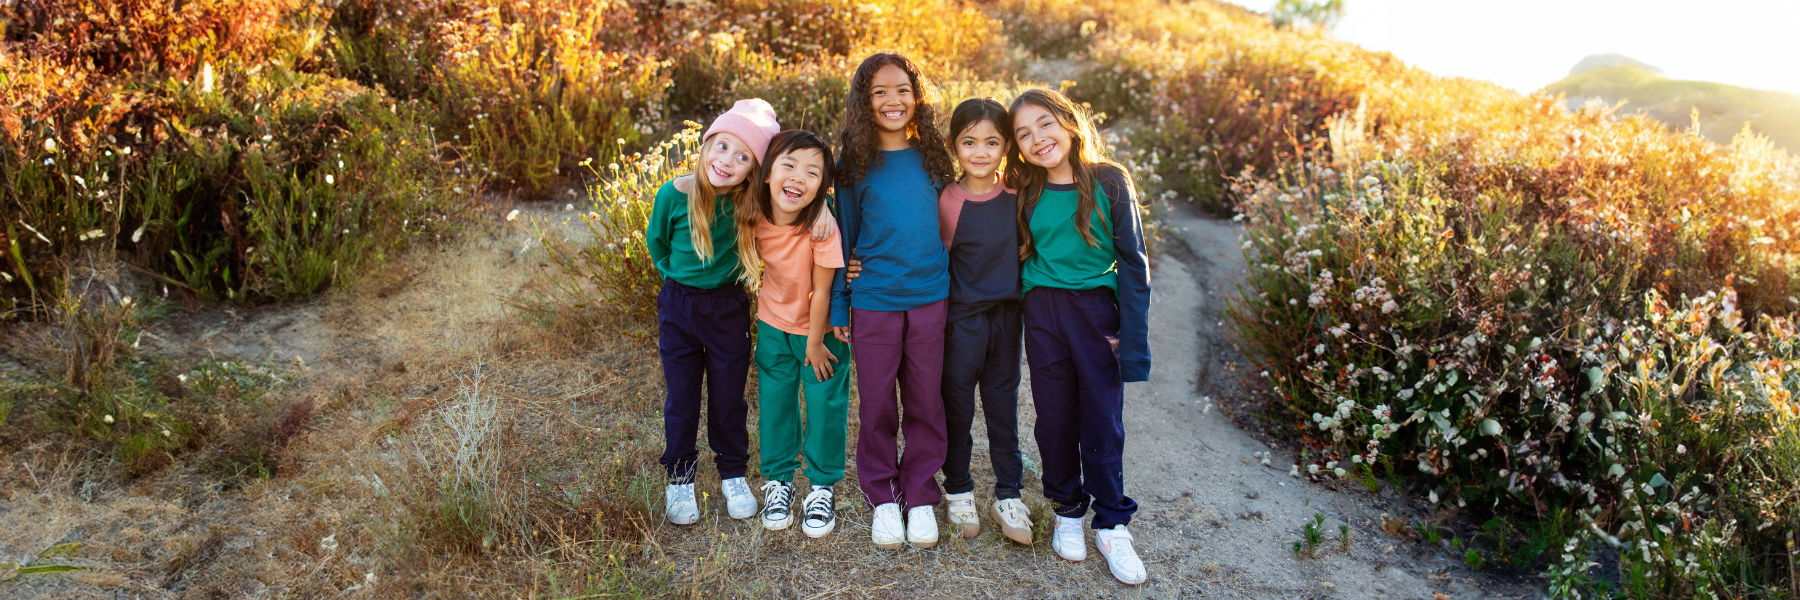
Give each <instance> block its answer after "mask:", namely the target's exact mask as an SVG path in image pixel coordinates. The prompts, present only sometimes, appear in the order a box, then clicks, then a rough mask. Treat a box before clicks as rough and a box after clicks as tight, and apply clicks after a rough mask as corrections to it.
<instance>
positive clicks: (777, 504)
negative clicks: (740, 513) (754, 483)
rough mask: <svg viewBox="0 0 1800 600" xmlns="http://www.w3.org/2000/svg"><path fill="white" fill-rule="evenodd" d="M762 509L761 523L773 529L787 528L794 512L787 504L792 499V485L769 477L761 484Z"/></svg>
mask: <svg viewBox="0 0 1800 600" xmlns="http://www.w3.org/2000/svg"><path fill="white" fill-rule="evenodd" d="M762 491H763V511H762V524H763V527H767V528H769V529H770V530H773V531H780V530H783V529H787V528H788V525H792V524H793V523H794V512H793V510H791V509H790V508H789V504H791V503H792V502H793V499H794V485H793V484H791V483H788V482H786V481H776V480H773V479H770V480H769V482H768V483H765V484H763V485H762Z"/></svg>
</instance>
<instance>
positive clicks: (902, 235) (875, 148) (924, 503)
mask: <svg viewBox="0 0 1800 600" xmlns="http://www.w3.org/2000/svg"><path fill="white" fill-rule="evenodd" d="M925 83H926V82H925V80H924V77H923V76H921V75H920V74H919V68H918V67H917V66H915V65H914V64H913V62H912V61H911V60H908V59H907V58H906V57H905V56H902V55H900V54H894V53H885V52H884V53H880V54H876V55H873V56H870V57H869V58H867V59H865V60H863V62H862V65H860V66H858V67H857V69H856V75H855V76H854V77H853V78H852V79H851V81H850V93H849V96H848V98H847V100H846V102H845V108H844V128H843V131H842V132H841V133H840V134H839V143H840V145H841V146H842V152H843V159H842V161H841V162H840V164H839V166H838V169H837V172H838V182H837V200H838V211H839V218H840V221H841V222H840V223H839V225H840V226H841V227H842V230H843V238H844V249H845V251H846V252H847V253H848V254H849V256H847V257H846V259H848V258H851V257H854V258H856V259H859V260H860V261H861V263H862V272H861V276H860V277H859V278H858V279H857V280H856V283H855V285H854V286H851V285H849V284H847V282H846V281H845V279H844V273H843V271H842V270H839V271H838V273H837V276H836V277H835V278H834V281H833V282H832V288H831V289H832V298H831V325H832V326H833V329H834V330H835V332H836V334H837V336H838V338H839V339H842V340H844V341H847V342H849V343H850V351H851V353H852V354H853V355H854V356H855V357H856V363H857V368H856V385H857V388H858V389H859V390H860V391H861V393H862V404H861V406H860V408H859V409H858V410H859V413H858V415H859V416H860V418H861V422H862V425H861V429H860V431H859V437H858V439H857V443H856V470H857V478H858V483H860V484H861V487H862V491H863V496H864V497H865V498H866V499H867V500H868V502H869V503H870V504H872V505H874V506H875V521H874V523H873V525H872V526H871V527H870V537H871V538H872V539H873V541H874V542H875V546H876V547H877V548H881V549H884V550H892V549H895V548H899V547H900V545H901V544H902V543H905V542H910V543H912V544H913V545H914V546H917V547H920V548H930V547H932V546H935V545H937V541H938V532H937V515H936V513H935V512H934V511H933V507H934V506H936V505H937V503H938V501H939V500H940V499H942V496H943V491H942V490H940V489H939V488H938V485H937V481H936V480H935V479H934V478H933V475H935V474H936V473H937V471H938V469H939V468H941V467H942V466H943V464H944V455H945V452H946V451H947V450H946V446H947V441H946V438H945V435H946V434H945V424H944V401H943V395H942V393H941V390H940V389H939V385H940V382H941V380H942V376H943V371H944V324H945V318H946V316H947V314H948V302H947V301H946V299H947V298H948V297H949V293H950V275H949V255H948V253H947V252H946V251H945V248H944V244H943V243H942V242H940V241H939V239H938V236H936V235H933V233H934V232H936V231H937V228H938V223H937V203H938V192H939V190H941V189H942V188H943V186H944V185H945V184H948V183H949V182H950V181H952V178H953V177H954V175H955V170H954V167H953V164H954V163H953V162H952V161H951V159H950V152H949V150H948V149H947V147H946V146H945V144H944V135H943V134H942V133H941V132H939V131H938V129H937V126H936V124H935V123H936V114H935V113H934V111H933V110H932V106H931V103H930V101H929V99H928V94H927V93H926V88H925ZM852 332H854V335H853V334H852ZM896 387H898V388H899V389H898V391H899V394H898V397H896V395H895V391H896V390H895V388H896ZM902 408H904V411H902V410H901V409H902ZM902 412H904V418H902ZM901 430H904V431H905V434H906V454H905V456H901V455H900V449H899V443H898V438H897V434H899V433H900V431H901ZM901 502H905V506H907V507H909V510H908V515H907V516H908V519H907V521H910V523H907V522H903V521H902V520H901V510H900V507H901V506H902V505H901V504H900V503H901Z"/></svg>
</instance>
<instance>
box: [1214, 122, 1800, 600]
mask: <svg viewBox="0 0 1800 600" xmlns="http://www.w3.org/2000/svg"><path fill="white" fill-rule="evenodd" d="M1636 126H1639V124H1634V123H1627V124H1624V125H1620V126H1616V127H1614V128H1612V129H1611V130H1607V131H1612V132H1613V133H1615V134H1625V138H1624V139H1637V138H1636V137H1634V136H1635V135H1636V134H1633V133H1631V127H1636ZM1614 130H1620V131H1614ZM1665 135H1666V134H1665ZM1601 139H1604V138H1601ZM1335 141H1337V140H1334V142H1335ZM1674 141H1677V142H1678V141H1679V140H1674ZM1695 148H1697V147H1689V146H1685V145H1684V144H1683V143H1672V144H1668V145H1666V146H1664V149H1666V150H1668V151H1669V152H1671V153H1672V154H1670V155H1662V156H1663V158H1665V159H1675V158H1676V157H1677V156H1681V154H1680V153H1681V152H1684V151H1692V150H1694V149H1695ZM1734 152H1735V153H1737V154H1740V155H1743V156H1741V157H1740V158H1739V159H1738V160H1737V161H1736V162H1737V164H1740V165H1746V166H1751V167H1750V168H1753V169H1755V168H1760V169H1778V168H1779V165H1778V164H1776V163H1769V162H1760V163H1759V162H1756V160H1753V159H1752V155H1755V154H1756V153H1757V152H1758V146H1757V145H1756V144H1755V143H1754V140H1748V139H1747V140H1744V143H1742V144H1740V145H1738V146H1735V147H1734ZM1414 156H1418V157H1419V158H1409V157H1414ZM1453 156H1455V155H1446V154H1440V153H1436V152H1429V151H1428V152H1421V153H1419V154H1416V155H1398V156H1390V157H1389V160H1388V161H1386V162H1383V161H1379V160H1377V161H1372V162H1370V163H1367V164H1365V165H1346V164H1342V163H1338V164H1333V163H1331V162H1329V161H1327V160H1325V159H1324V158H1323V157H1322V156H1320V155H1317V154H1313V155H1311V156H1310V157H1309V158H1310V162H1306V163H1300V162H1296V163H1294V164H1293V165H1292V166H1291V168H1290V170H1287V171H1285V172H1284V176H1283V177H1281V178H1279V179H1273V180H1268V181H1263V182H1258V183H1256V184H1254V185H1253V186H1249V185H1247V187H1246V189H1245V190H1244V192H1243V193H1244V196H1243V197H1244V198H1245V203H1244V204H1243V205H1242V208H1243V210H1244V215H1245V217H1246V219H1247V222H1248V224H1249V227H1248V230H1247V236H1246V243H1245V248H1246V249H1245V258H1246V262H1247V263H1248V265H1249V267H1250V268H1249V272H1248V279H1247V281H1246V287H1245V290H1246V293H1245V294H1244V295H1243V296H1242V297H1240V298H1238V299H1237V300H1236V301H1235V303H1234V304H1233V307H1232V315H1233V319H1234V324H1235V327H1236V328H1237V330H1238V333H1239V335H1240V339H1243V340H1245V342H1246V350H1247V351H1249V352H1250V354H1252V356H1254V357H1255V358H1256V360H1257V361H1258V362H1260V363H1261V364H1262V365H1264V367H1265V368H1267V369H1268V371H1266V372H1265V373H1267V375H1266V376H1267V377H1269V381H1270V383H1271V384H1272V385H1273V386H1274V388H1275V391H1276V393H1277V394H1278V395H1279V397H1280V400H1281V402H1280V404H1279V405H1280V406H1281V407H1282V408H1284V409H1286V410H1290V411H1293V412H1292V413H1290V415H1291V419H1292V421H1291V422H1293V423H1294V424H1295V426H1296V428H1297V429H1299V430H1300V432H1302V433H1304V434H1305V435H1307V436H1309V437H1310V438H1312V439H1315V440H1319V442H1320V443H1321V444H1322V447H1323V449H1324V450H1326V451H1327V452H1326V453H1325V457H1324V458H1321V459H1320V460H1319V462H1323V463H1325V466H1326V467H1327V470H1326V471H1327V472H1329V471H1330V469H1332V468H1339V467H1337V465H1344V466H1345V467H1348V466H1351V465H1367V464H1375V463H1377V462H1380V463H1386V464H1390V465H1394V464H1398V465H1400V467H1401V468H1400V469H1399V470H1400V471H1402V472H1408V473H1412V472H1417V473H1420V475H1418V476H1417V479H1418V481H1419V482H1420V484H1421V485H1423V486H1426V487H1427V488H1429V489H1430V490H1431V495H1432V497H1433V498H1434V499H1437V498H1440V497H1441V498H1442V501H1444V502H1453V503H1455V505H1456V506H1459V507H1461V506H1465V505H1466V506H1469V507H1474V508H1471V509H1470V510H1473V511H1476V512H1478V513H1487V512H1489V511H1492V512H1494V513H1497V514H1500V515H1517V516H1521V517H1524V518H1527V519H1530V518H1532V515H1538V514H1542V513H1544V512H1546V511H1550V510H1553V509H1556V508H1557V507H1567V508H1570V509H1573V510H1574V512H1575V517H1576V519H1578V521H1579V522H1580V523H1581V524H1582V525H1583V527H1582V528H1578V529H1577V530H1575V531H1572V532H1570V534H1571V537H1568V538H1567V539H1566V540H1563V541H1560V542H1553V543H1563V544H1568V545H1570V547H1569V549H1565V550H1564V551H1563V552H1559V553H1553V555H1552V560H1551V563H1552V564H1551V567H1552V575H1553V578H1561V579H1560V580H1566V581H1564V582H1565V583H1567V584H1568V585H1571V586H1579V585H1587V584H1585V583H1581V581H1579V580H1580V579H1581V578H1582V577H1585V576H1586V575H1585V574H1586V573H1587V567H1586V566H1584V565H1586V561H1587V552H1589V551H1594V549H1595V547H1594V546H1592V544H1605V545H1611V546H1615V547H1619V548H1620V555H1619V556H1620V558H1619V561H1620V563H1621V567H1622V568H1624V567H1629V568H1630V569H1635V570H1629V569H1628V573H1629V574H1630V578H1631V582H1630V583H1631V584H1632V585H1637V586H1639V587H1640V588H1641V589H1642V590H1643V591H1644V593H1643V594H1641V595H1643V596H1662V595H1666V594H1672V595H1686V594H1745V593H1752V594H1753V593H1756V590H1762V589H1764V586H1769V585H1773V584H1776V583H1781V582H1785V579H1786V575H1785V573H1786V571H1785V566H1784V565H1776V564H1774V563H1770V562H1767V561H1765V560H1764V559H1762V558H1759V557H1761V556H1764V553H1765V552H1766V551H1768V550H1769V549H1772V548H1778V547H1782V546H1781V544H1783V543H1784V542H1782V541H1781V540H1779V539H1777V537H1778V536H1776V535H1775V534H1766V535H1765V534H1764V533H1763V532H1764V531H1765V528H1767V527H1769V526H1771V525H1773V526H1777V527H1776V529H1775V531H1782V530H1786V529H1788V528H1790V527H1792V526H1793V524H1794V523H1793V521H1792V519H1793V518H1794V517H1793V516H1792V515H1794V514H1796V512H1795V510H1794V509H1795V508H1796V507H1795V506H1793V505H1792V503H1791V500H1790V499H1789V496H1790V495H1791V494H1789V493H1787V492H1784V491H1781V490H1789V491H1791V490H1793V489H1795V488H1796V487H1800V480H1796V479H1795V477H1794V475H1793V473H1795V472H1797V471H1794V470H1792V469H1791V468H1789V467H1787V466H1785V465H1787V464H1788V463H1792V462H1795V461H1800V446H1793V445H1790V444H1792V442H1791V441H1790V440H1792V439H1793V438H1794V435H1795V434H1794V433H1793V431H1794V430H1793V428H1792V425H1791V421H1792V416H1790V415H1793V414H1797V413H1795V410H1794V409H1793V408H1792V405H1791V400H1789V398H1791V397H1792V395H1793V394H1794V393H1795V392H1796V391H1800V376H1795V375H1794V374H1793V371H1792V369H1791V368H1789V367H1787V366H1786V365H1788V364H1790V362H1791V361H1793V360H1794V359H1795V358H1796V353H1800V348H1796V347H1795V346H1794V344H1793V334H1792V331H1793V324H1792V322H1791V320H1790V317H1789V316H1787V315H1788V314H1789V313H1791V309H1790V310H1789V311H1781V310H1779V309H1780V308H1783V307H1779V306H1773V305H1770V304H1768V303H1764V304H1762V305H1761V306H1759V307H1757V308H1755V309H1754V310H1752V309H1751V307H1750V306H1749V303H1748V302H1745V301H1744V298H1743V297H1741V296H1740V295H1739V293H1738V292H1737V291H1735V290H1733V289H1732V288H1731V287H1730V286H1731V285H1732V282H1733V279H1732V278H1731V277H1729V273H1726V274H1724V276H1721V274H1719V273H1718V272H1717V270H1716V269H1718V267H1717V266H1716V264H1717V263H1716V262H1715V260H1716V259H1714V258H1709V257H1715V256H1718V254H1719V253H1720V252H1727V251H1730V252H1735V253H1737V257H1738V258H1737V259H1736V260H1735V261H1734V262H1735V263H1736V264H1738V265H1743V266H1741V267H1739V268H1740V269H1743V270H1746V271H1748V270H1755V271H1756V272H1757V273H1758V277H1763V278H1774V279H1778V280H1780V281H1792V279H1791V277H1792V275H1791V274H1782V273H1780V272H1781V271H1782V270H1783V269H1791V268H1792V267H1791V266H1784V265H1783V263H1782V262H1781V260H1782V259H1781V258H1780V256H1781V255H1780V254H1779V252H1780V250H1779V249H1776V248H1768V246H1769V244H1764V245H1761V246H1756V245H1740V244H1739V243H1737V242H1734V241H1732V239H1731V238H1730V237H1728V236H1721V235H1719V233H1718V232H1716V230H1713V229H1712V228H1713V227H1714V224H1713V222H1711V221H1709V220H1708V219H1699V218H1694V219H1689V220H1686V221H1679V220H1678V221H1676V222H1674V223H1670V224H1669V225H1667V226H1664V225H1654V227H1655V228H1662V227H1667V230H1665V231H1664V232H1661V233H1650V232H1646V231H1644V230H1643V229H1638V228H1639V227H1643V226H1644V225H1645V224H1646V222H1645V221H1637V220H1631V219H1620V218H1616V217H1615V216H1613V215H1616V211H1617V210H1618V208H1616V207H1615V206H1611V205H1607V204H1602V203H1593V202H1579V201H1569V200H1567V199H1563V200H1560V201H1556V200H1551V199H1550V198H1545V197H1543V196H1539V195H1536V194H1533V193H1530V192H1526V191H1520V190H1514V191H1508V190H1505V189H1484V190H1481V191H1480V192H1478V194H1479V195H1478V196H1476V197H1474V198H1471V199H1468V200H1459V199H1458V198H1457V192H1458V191H1460V190H1458V189H1457V188H1456V187H1454V186H1453V185H1452V184H1451V183H1450V181H1455V180H1448V181H1447V177H1448V175H1447V173H1453V172H1457V170H1458V169H1469V168H1471V167H1474V166H1475V165H1470V164H1467V163H1454V164H1446V163H1448V161H1450V160H1453ZM1709 158H1711V156H1710V155H1707V154H1700V155H1699V156H1698V157H1695V156H1688V157H1687V158H1686V160H1696V159H1701V160H1704V159H1709ZM1463 160H1466V158H1464V159H1463ZM1503 160H1505V161H1506V162H1507V163H1510V164H1511V165H1512V166H1513V168H1515V169H1516V168H1524V167H1525V165H1523V164H1521V163H1522V162H1527V161H1521V160H1519V159H1518V158H1516V157H1514V158H1509V159H1503ZM1665 164H1668V163H1665ZM1326 165H1332V166H1326ZM1339 168H1342V169H1344V170H1345V171H1344V172H1339V171H1338V170H1337V169H1339ZM1489 168H1493V167H1489ZM1738 175H1739V176H1740V177H1744V178H1747V179H1758V178H1761V177H1767V176H1775V177H1779V176H1781V173H1779V172H1767V173H1756V172H1751V171H1740V172H1739V174H1738ZM1539 179H1543V178H1542V177H1540V178H1539ZM1615 183H1624V182H1622V181H1619V180H1615ZM1639 198H1640V199H1641V200H1660V197H1659V196H1658V195H1657V194H1655V193H1654V192H1651V193H1648V194H1646V195H1645V196H1640V197H1639ZM1718 202H1720V203H1721V205H1720V206H1721V207H1723V206H1734V205H1733V204H1727V203H1729V202H1731V200H1730V199H1725V198H1721V199H1719V200H1718ZM1599 223H1604V226H1601V225H1597V224H1599ZM1664 223H1668V221H1664ZM1652 224H1653V222H1652ZM1702 232H1710V233H1702ZM1658 240H1662V241H1661V242H1658ZM1661 244H1667V246H1663V245H1661ZM1758 248H1765V249H1758ZM1664 254H1667V255H1669V256H1671V257H1673V258H1671V259H1669V261H1668V262H1664V261H1662V260H1658V259H1657V257H1658V256H1660V255H1664ZM1745 279H1756V277H1751V278H1745ZM1738 281H1744V279H1739V280H1738ZM1696 282H1711V283H1713V284H1715V285H1719V286H1721V287H1722V288H1723V291H1722V292H1720V293H1697V292H1696V293H1695V295H1693V296H1688V298H1693V299H1692V300H1687V299H1683V300H1681V301H1680V302H1677V303H1674V304H1671V303H1669V302H1667V301H1665V300H1664V299H1663V298H1664V295H1663V294H1662V293H1659V292H1658V291H1657V288H1659V287H1660V288H1663V289H1671V290H1680V289H1687V286H1690V285H1694V284H1695V283H1696ZM1790 285H1791V284H1790ZM1763 293H1769V292H1767V291H1764V292H1763ZM1787 293H1788V294H1790V295H1791V294H1793V293H1800V289H1793V288H1788V292H1787ZM1743 315H1748V316H1749V318H1751V319H1754V322H1753V323H1750V324H1748V325H1747V324H1745V323H1744V322H1743ZM1328 461H1329V462H1328ZM1334 463H1335V464H1334ZM1345 463H1350V464H1347V465H1346V464H1345ZM1414 467H1416V470H1415V469H1414ZM1659 527H1660V528H1664V529H1658V528H1659ZM1669 531H1680V532H1684V533H1682V534H1681V535H1673V534H1670V533H1669ZM1576 548H1587V550H1581V551H1577V550H1576ZM1689 553H1693V554H1694V555H1695V556H1708V557H1714V558H1713V559H1709V560H1710V561H1716V562H1703V563H1695V562H1693V561H1692V560H1691V559H1689V558H1687V557H1688V556H1689ZM1558 556H1560V557H1563V558H1562V559H1560V560H1559V559H1555V558H1554V557H1558ZM1577 567H1579V568H1577ZM1776 567H1780V568H1776ZM1702 572H1704V573H1710V574H1711V575H1707V576H1704V577H1702V576H1700V573H1702ZM1782 585H1785V583H1782ZM1571 589H1573V588H1571Z"/></svg>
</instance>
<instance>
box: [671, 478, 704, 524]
mask: <svg viewBox="0 0 1800 600" xmlns="http://www.w3.org/2000/svg"><path fill="white" fill-rule="evenodd" d="M663 505H664V507H665V508H666V510H667V511H668V515H669V522H670V523H674V524H676V525H687V524H690V523H693V522H694V521H698V520H700V505H699V503H696V502H694V484H692V483H683V484H679V485H678V484H673V483H671V484H669V489H668V490H667V491H665V492H664V493H663Z"/></svg>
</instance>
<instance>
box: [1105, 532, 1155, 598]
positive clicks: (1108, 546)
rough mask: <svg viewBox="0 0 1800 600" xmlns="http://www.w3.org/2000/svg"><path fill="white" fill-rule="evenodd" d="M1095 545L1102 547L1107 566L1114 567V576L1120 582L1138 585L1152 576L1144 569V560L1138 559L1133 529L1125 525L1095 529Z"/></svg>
mask: <svg viewBox="0 0 1800 600" xmlns="http://www.w3.org/2000/svg"><path fill="white" fill-rule="evenodd" d="M1094 545H1095V546H1098V547H1099V548H1100V555H1101V556H1104V557H1106V567H1107V568H1108V569H1112V575H1113V577H1114V578H1116V579H1118V580H1119V582H1120V583H1123V584H1126V585H1137V584H1140V583H1143V582H1144V580H1145V579H1148V578H1149V577H1150V574H1149V573H1147V572H1145V571H1144V561H1142V560H1140V559H1138V555H1137V550H1134V549H1132V547H1131V531H1130V530H1128V529H1126V528H1125V526H1124V525H1118V526H1115V527H1113V528H1112V529H1100V530H1097V531H1095V532H1094Z"/></svg>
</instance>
